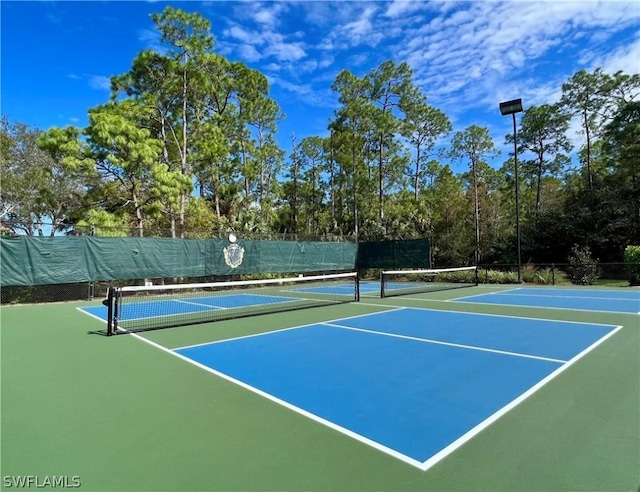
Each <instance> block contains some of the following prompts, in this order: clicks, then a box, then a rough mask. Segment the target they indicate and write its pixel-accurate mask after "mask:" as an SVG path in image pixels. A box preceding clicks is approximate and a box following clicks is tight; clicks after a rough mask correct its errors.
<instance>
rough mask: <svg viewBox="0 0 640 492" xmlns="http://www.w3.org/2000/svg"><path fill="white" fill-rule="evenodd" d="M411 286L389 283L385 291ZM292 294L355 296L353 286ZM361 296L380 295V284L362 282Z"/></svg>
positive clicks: (406, 283) (318, 288) (308, 289)
mask: <svg viewBox="0 0 640 492" xmlns="http://www.w3.org/2000/svg"><path fill="white" fill-rule="evenodd" d="M420 287H421V284H418V283H416V285H415V288H416V289H418V288H420ZM410 288H411V284H410V283H408V282H389V283H388V284H387V285H386V286H385V289H387V290H400V289H402V290H406V289H410ZM290 292H299V293H304V292H309V293H314V294H315V293H317V294H337V295H341V294H344V295H351V294H353V286H352V285H321V286H318V287H297V288H293V289H290ZM360 294H380V282H360Z"/></svg>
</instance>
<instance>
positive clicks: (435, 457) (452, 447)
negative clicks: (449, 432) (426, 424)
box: [421, 326, 622, 471]
mask: <svg viewBox="0 0 640 492" xmlns="http://www.w3.org/2000/svg"><path fill="white" fill-rule="evenodd" d="M621 329H622V326H617V327H616V328H615V329H614V330H612V331H610V332H609V333H607V334H606V335H605V336H604V337H602V338H601V339H600V340H597V341H596V342H595V343H593V344H592V345H590V346H589V347H587V348H586V349H584V350H583V351H582V352H580V353H579V354H578V355H576V356H575V357H573V358H572V359H571V360H569V362H567V363H566V364H564V365H562V366H560V367H558V369H556V370H555V371H553V372H552V373H551V374H549V375H548V376H547V377H545V378H544V379H542V380H540V381H539V382H538V383H536V384H535V385H533V386H532V387H531V388H529V389H528V390H527V391H525V392H524V393H522V394H521V395H520V396H519V397H517V398H516V399H515V400H512V401H511V402H510V403H508V404H507V405H505V406H504V407H502V408H501V409H500V410H498V411H497V412H496V413H494V414H493V415H491V416H490V417H488V418H486V419H485V420H483V421H482V422H480V423H479V424H478V425H476V426H475V427H474V428H473V429H471V430H470V431H468V432H467V433H465V434H464V435H462V436H460V437H459V438H458V439H456V440H455V441H453V442H452V443H451V444H449V445H448V446H447V447H446V448H444V449H442V450H440V451H439V452H437V453H436V454H434V455H433V456H432V457H431V458H429V459H428V460H426V461H425V462H424V463H422V466H421V469H422V470H424V471H426V470H428V469H429V468H431V467H432V466H433V465H435V464H436V463H438V462H439V461H440V460H442V459H443V458H445V457H447V456H449V455H450V454H451V453H453V452H454V451H455V450H456V449H458V448H459V447H460V446H462V445H463V444H465V443H466V442H467V441H469V440H471V439H472V438H473V437H475V436H476V435H478V434H479V433H480V432H482V431H483V430H484V429H486V428H487V427H489V426H490V425H491V424H493V423H494V422H495V421H496V420H498V419H499V418H500V417H502V416H503V415H504V414H506V413H507V412H508V411H510V410H512V409H513V408H515V407H516V406H517V405H519V404H520V403H522V402H523V401H524V400H526V399H527V398H529V397H530V396H531V395H533V394H534V393H535V392H536V391H538V390H539V389H540V388H542V387H543V386H544V385H546V384H547V383H548V382H549V381H551V380H553V379H555V378H556V377H558V376H559V375H560V374H562V373H563V372H564V371H566V370H567V369H569V367H571V366H572V365H573V364H575V363H576V362H577V361H578V360H580V359H581V358H582V357H584V356H585V355H587V354H588V353H589V352H591V351H592V350H593V349H595V348H596V347H597V346H598V345H600V344H601V343H603V342H604V341H605V340H608V339H609V338H610V337H612V336H613V335H615V334H616V333H617V332H618V331H620V330H621Z"/></svg>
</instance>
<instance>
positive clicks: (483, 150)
mask: <svg viewBox="0 0 640 492" xmlns="http://www.w3.org/2000/svg"><path fill="white" fill-rule="evenodd" d="M498 154H499V152H498V151H497V150H496V148H495V145H494V143H493V139H492V138H491V136H490V135H489V130H488V129H487V128H486V127H480V126H477V125H471V126H469V127H467V128H466V129H465V130H464V131H461V132H457V133H456V134H455V135H454V136H453V141H452V143H451V151H450V156H451V157H452V158H453V159H455V160H468V161H469V168H470V169H471V174H472V183H473V203H474V207H473V208H474V224H475V245H476V247H475V253H474V259H475V264H476V265H477V264H479V262H480V258H481V251H480V203H479V200H478V185H479V183H478V168H479V166H480V165H481V164H484V163H486V160H487V159H489V158H491V157H495V156H497V155H498Z"/></svg>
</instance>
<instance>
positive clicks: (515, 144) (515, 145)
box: [513, 113, 522, 284]
mask: <svg viewBox="0 0 640 492" xmlns="http://www.w3.org/2000/svg"><path fill="white" fill-rule="evenodd" d="M517 135H518V134H517V131H516V114H515V113H513V162H514V177H515V180H516V249H517V252H518V283H519V284H521V283H522V257H521V255H520V182H519V181H518V140H517Z"/></svg>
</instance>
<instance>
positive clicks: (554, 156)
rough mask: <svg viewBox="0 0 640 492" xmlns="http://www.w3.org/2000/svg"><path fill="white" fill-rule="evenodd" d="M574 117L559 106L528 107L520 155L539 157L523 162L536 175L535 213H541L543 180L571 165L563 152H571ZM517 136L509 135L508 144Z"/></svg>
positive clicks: (521, 131) (519, 143)
mask: <svg viewBox="0 0 640 492" xmlns="http://www.w3.org/2000/svg"><path fill="white" fill-rule="evenodd" d="M570 118H571V117H570V116H569V115H567V114H563V113H561V112H560V109H559V107H558V106H556V105H549V104H542V105H540V106H531V107H530V108H528V109H527V110H526V111H525V112H524V115H523V116H522V120H521V122H520V130H519V131H518V136H517V137H518V140H517V141H518V149H517V150H518V153H519V154H522V153H526V152H529V153H532V154H533V155H534V156H535V158H534V159H531V160H526V161H524V162H523V163H522V167H523V170H524V171H525V174H527V173H528V174H530V175H532V176H534V182H535V189H536V201H535V213H536V215H537V214H538V213H539V212H540V206H541V197H542V178H543V176H545V175H547V174H550V175H552V176H555V175H557V174H558V173H559V172H560V171H561V170H562V169H563V168H564V166H566V165H567V164H568V163H569V162H570V158H569V156H568V155H566V154H563V152H569V151H570V150H571V147H572V146H571V142H570V141H569V138H568V137H567V130H568V129H569V120H570ZM513 138H514V136H513V135H507V136H506V138H505V140H506V143H508V144H509V143H510V144H513Z"/></svg>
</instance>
